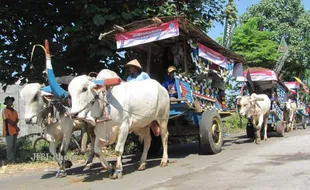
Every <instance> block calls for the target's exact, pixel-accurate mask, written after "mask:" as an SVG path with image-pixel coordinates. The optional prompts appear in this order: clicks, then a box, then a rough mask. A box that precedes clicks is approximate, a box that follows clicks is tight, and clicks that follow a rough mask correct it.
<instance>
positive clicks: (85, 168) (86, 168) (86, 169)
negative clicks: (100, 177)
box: [83, 163, 92, 171]
mask: <svg viewBox="0 0 310 190" xmlns="http://www.w3.org/2000/svg"><path fill="white" fill-rule="evenodd" d="M91 167H92V163H89V164H86V165H85V167H84V169H83V171H88V170H90V168H91Z"/></svg>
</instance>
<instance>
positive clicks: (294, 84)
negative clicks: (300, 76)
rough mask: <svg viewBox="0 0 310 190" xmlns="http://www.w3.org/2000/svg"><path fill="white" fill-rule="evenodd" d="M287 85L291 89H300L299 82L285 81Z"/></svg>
mask: <svg viewBox="0 0 310 190" xmlns="http://www.w3.org/2000/svg"><path fill="white" fill-rule="evenodd" d="M284 84H285V86H287V88H289V89H299V88H300V84H299V83H298V82H284Z"/></svg>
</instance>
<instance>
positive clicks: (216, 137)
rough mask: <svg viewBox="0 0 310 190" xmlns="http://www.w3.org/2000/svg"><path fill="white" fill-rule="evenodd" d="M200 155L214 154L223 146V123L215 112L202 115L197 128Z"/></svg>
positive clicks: (206, 112)
mask: <svg viewBox="0 0 310 190" xmlns="http://www.w3.org/2000/svg"><path fill="white" fill-rule="evenodd" d="M199 137H200V138H199V140H200V154H216V153H219V152H221V149H222V146H223V123H222V120H221V116H220V115H219V113H218V112H217V111H216V110H207V111H205V112H204V113H203V114H202V118H201V121H200V127H199Z"/></svg>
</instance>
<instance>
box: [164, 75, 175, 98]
mask: <svg viewBox="0 0 310 190" xmlns="http://www.w3.org/2000/svg"><path fill="white" fill-rule="evenodd" d="M162 86H163V87H165V88H166V89H167V91H168V93H169V97H175V98H178V93H177V88H176V86H175V79H171V78H170V77H169V76H166V78H165V80H164V82H163V83H162Z"/></svg>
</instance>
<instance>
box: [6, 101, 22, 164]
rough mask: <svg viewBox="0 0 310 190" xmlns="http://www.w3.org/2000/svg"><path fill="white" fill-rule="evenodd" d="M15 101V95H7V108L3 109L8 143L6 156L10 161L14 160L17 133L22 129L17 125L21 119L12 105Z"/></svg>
mask: <svg viewBox="0 0 310 190" xmlns="http://www.w3.org/2000/svg"><path fill="white" fill-rule="evenodd" d="M14 101H15V99H14V97H10V96H7V97H6V98H5V99H4V103H3V104H4V105H6V108H4V109H3V111H2V119H3V136H4V137H5V140H6V144H7V150H6V156H7V160H8V161H13V160H14V156H15V153H16V150H17V135H18V132H19V130H20V129H19V127H18V126H17V123H18V121H19V118H18V114H17V111H16V110H15V109H14V108H13V107H12V105H13V102H14Z"/></svg>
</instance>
